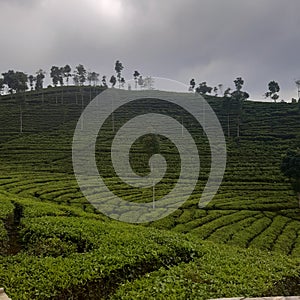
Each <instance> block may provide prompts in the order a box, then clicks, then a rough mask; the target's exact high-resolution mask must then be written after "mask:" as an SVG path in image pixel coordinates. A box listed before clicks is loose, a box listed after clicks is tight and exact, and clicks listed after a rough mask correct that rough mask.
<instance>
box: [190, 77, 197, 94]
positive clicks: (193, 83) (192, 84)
mask: <svg viewBox="0 0 300 300" xmlns="http://www.w3.org/2000/svg"><path fill="white" fill-rule="evenodd" d="M195 86H196V82H195V79H194V78H192V79H191V81H190V87H189V91H191V92H192V91H194V88H195Z"/></svg>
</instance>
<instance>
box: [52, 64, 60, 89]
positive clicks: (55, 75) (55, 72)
mask: <svg viewBox="0 0 300 300" xmlns="http://www.w3.org/2000/svg"><path fill="white" fill-rule="evenodd" d="M60 76H61V68H59V67H57V66H52V67H51V70H50V77H51V78H52V83H53V85H54V86H55V87H56V86H57V85H58V83H59V82H60Z"/></svg>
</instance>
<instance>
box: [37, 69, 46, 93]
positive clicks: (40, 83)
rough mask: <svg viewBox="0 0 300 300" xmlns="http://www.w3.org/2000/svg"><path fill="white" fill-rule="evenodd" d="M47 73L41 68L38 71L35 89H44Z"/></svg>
mask: <svg viewBox="0 0 300 300" xmlns="http://www.w3.org/2000/svg"><path fill="white" fill-rule="evenodd" d="M45 74H46V72H45V71H43V70H42V69H39V70H38V71H37V72H36V77H35V78H36V82H35V89H36V90H42V89H43V84H44V79H45Z"/></svg>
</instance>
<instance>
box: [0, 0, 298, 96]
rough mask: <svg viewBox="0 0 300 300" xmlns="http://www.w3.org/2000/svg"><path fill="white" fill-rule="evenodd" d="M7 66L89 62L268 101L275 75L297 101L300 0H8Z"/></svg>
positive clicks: (108, 70)
mask: <svg viewBox="0 0 300 300" xmlns="http://www.w3.org/2000/svg"><path fill="white" fill-rule="evenodd" d="M0 10H1V14H2V17H1V20H0V25H1V27H2V28H5V30H4V33H3V34H2V43H1V50H0V51H1V55H2V58H3V59H2V60H1V62H0V70H1V71H6V70H7V69H9V68H15V69H22V70H25V71H27V72H34V71H35V70H36V69H39V68H44V69H50V67H51V66H52V65H55V64H56V65H64V64H66V63H69V64H71V65H73V66H75V65H77V64H79V63H83V64H84V65H85V66H86V67H87V68H88V69H91V70H95V71H97V72H99V73H100V74H101V75H102V74H106V75H107V76H110V75H111V74H112V73H113V72H114V62H115V60H116V59H120V60H121V61H122V62H123V64H124V66H125V69H124V75H125V76H126V77H127V78H131V77H132V73H133V71H134V70H135V69H138V70H139V71H140V72H142V73H143V74H145V75H153V76H162V77H169V78H172V79H176V80H180V81H184V82H185V83H188V82H189V80H190V78H192V77H194V78H195V79H196V80H197V81H198V82H200V81H207V82H208V83H209V84H211V85H216V84H218V83H223V84H224V86H225V85H228V86H230V85H231V86H233V80H234V79H235V78H236V77H237V76H242V77H243V78H244V79H245V89H246V88H247V90H248V91H249V93H250V95H251V96H253V97H254V98H257V99H258V98H261V95H262V94H263V93H264V92H265V91H266V88H267V83H268V82H269V81H270V80H277V81H278V82H279V84H280V85H281V87H282V91H283V93H282V95H283V96H285V97H286V98H287V99H288V100H289V99H290V98H291V97H292V96H294V97H296V89H295V84H294V82H293V79H294V78H298V77H300V71H299V65H298V53H299V47H300V40H299V38H298V28H299V25H300V18H299V16H298V12H299V11H300V2H299V1H298V0H289V2H288V4H287V2H285V1H282V0H265V1H260V0H253V1H247V2H246V1H243V2H242V1H239V0H226V1H220V0H209V1H208V0H206V1H204V0H187V1H183V0H164V1H158V0H151V1H148V0H126V1H125V0H84V1H83V0H73V1H71V0H65V1H58V0H40V1H37V0H31V1H21V0H13V1H11V0H10V1H8V0H0Z"/></svg>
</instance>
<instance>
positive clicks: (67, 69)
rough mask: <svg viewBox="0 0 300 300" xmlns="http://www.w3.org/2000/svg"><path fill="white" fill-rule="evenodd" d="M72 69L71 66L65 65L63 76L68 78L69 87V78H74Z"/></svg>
mask: <svg viewBox="0 0 300 300" xmlns="http://www.w3.org/2000/svg"><path fill="white" fill-rule="evenodd" d="M71 71H72V69H71V67H70V66H69V65H65V66H64V68H63V76H64V78H66V82H67V86H69V78H70V77H72V74H71Z"/></svg>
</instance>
